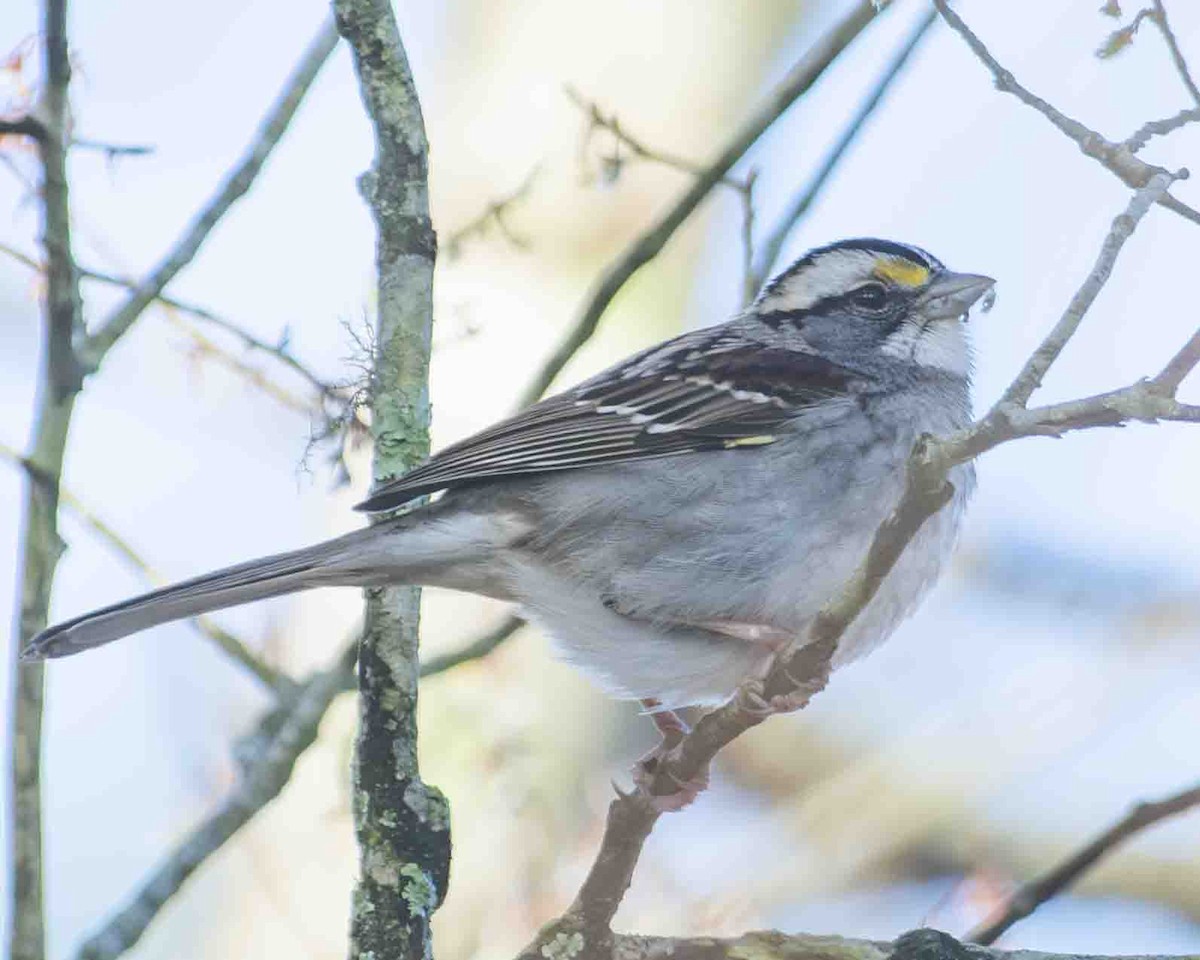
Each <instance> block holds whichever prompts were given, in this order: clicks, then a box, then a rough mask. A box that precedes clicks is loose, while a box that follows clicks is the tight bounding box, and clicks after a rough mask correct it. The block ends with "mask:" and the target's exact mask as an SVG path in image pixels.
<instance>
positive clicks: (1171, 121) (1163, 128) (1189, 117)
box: [1125, 107, 1200, 153]
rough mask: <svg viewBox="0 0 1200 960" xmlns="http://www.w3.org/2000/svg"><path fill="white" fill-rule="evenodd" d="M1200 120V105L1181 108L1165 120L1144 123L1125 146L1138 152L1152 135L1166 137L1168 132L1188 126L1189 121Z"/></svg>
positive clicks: (1131, 135)
mask: <svg viewBox="0 0 1200 960" xmlns="http://www.w3.org/2000/svg"><path fill="white" fill-rule="evenodd" d="M1197 121H1200V107H1189V108H1188V109H1187V110H1180V111H1179V112H1178V113H1177V114H1175V116H1173V117H1167V118H1165V119H1163V120H1151V121H1149V122H1147V123H1143V124H1142V125H1141V126H1140V127H1138V128H1137V130H1135V131H1134V132H1133V133H1131V134H1130V135H1129V137H1128V138H1127V139H1126V141H1125V146H1126V147H1128V148H1129V149H1130V150H1131V151H1132V152H1133V153H1137V152H1138V151H1139V150H1141V149H1142V148H1143V147H1144V146H1146V144H1147V143H1149V142H1150V138H1151V137H1165V136H1166V135H1167V134H1168V133H1171V132H1173V131H1175V130H1178V129H1179V128H1180V127H1183V126H1186V125H1187V124H1189V123H1196V122H1197Z"/></svg>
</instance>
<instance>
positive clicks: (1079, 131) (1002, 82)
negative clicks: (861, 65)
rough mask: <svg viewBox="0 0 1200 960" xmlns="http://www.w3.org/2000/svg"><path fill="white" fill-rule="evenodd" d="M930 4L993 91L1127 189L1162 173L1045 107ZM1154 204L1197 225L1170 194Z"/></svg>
mask: <svg viewBox="0 0 1200 960" xmlns="http://www.w3.org/2000/svg"><path fill="white" fill-rule="evenodd" d="M933 4H934V6H935V7H937V9H938V12H939V13H940V14H941V15H942V19H944V20H945V21H946V23H947V24H949V26H950V28H951V29H952V30H954V32H955V33H957V34H958V35H959V36H961V37H962V38H963V40H965V41H966V43H967V46H968V47H970V48H971V51H972V52H973V53H974V54H975V56H976V57H977V58H978V59H979V60H980V61H981V62H982V63H983V65H984V66H985V67H987V68H988V70H989V71H990V72H991V74H992V78H993V80H994V81H995V83H996V89H997V90H1001V91H1003V92H1004V93H1011V94H1012V95H1013V96H1015V97H1016V98H1017V99H1018V100H1020V101H1021V102H1022V103H1024V104H1026V105H1027V106H1030V107H1032V108H1033V109H1034V110H1036V111H1037V112H1038V113H1040V114H1041V115H1042V116H1043V117H1045V118H1046V119H1047V120H1049V121H1050V122H1051V123H1052V124H1054V126H1055V127H1057V128H1058V129H1059V130H1060V131H1061V132H1062V133H1064V134H1066V135H1067V136H1068V137H1069V138H1070V139H1071V140H1073V141H1074V142H1075V144H1076V145H1078V147H1079V149H1080V150H1082V151H1083V153H1084V155H1085V156H1088V157H1091V158H1092V159H1093V160H1095V161H1097V162H1098V163H1100V164H1101V165H1102V166H1103V167H1104V168H1105V169H1106V170H1108V171H1109V172H1110V173H1113V174H1115V175H1116V176H1117V177H1118V178H1120V180H1121V182H1122V183H1124V184H1125V185H1126V186H1127V187H1130V188H1131V189H1134V190H1136V189H1137V188H1139V187H1143V186H1145V185H1146V184H1147V183H1149V182H1150V178H1151V177H1153V176H1154V175H1155V174H1158V173H1164V172H1166V171H1164V170H1163V169H1162V167H1156V166H1154V165H1153V164H1149V163H1146V162H1145V161H1143V160H1141V159H1140V158H1138V157H1137V156H1136V155H1135V153H1134V151H1133V150H1132V149H1131V148H1130V147H1129V145H1128V144H1126V143H1114V142H1113V141H1111V140H1108V139H1106V138H1104V137H1102V136H1101V135H1100V134H1099V133H1097V132H1096V131H1095V130H1091V129H1089V128H1088V127H1086V126H1084V125H1083V124H1082V123H1080V122H1079V121H1078V120H1076V119H1074V118H1072V117H1068V116H1067V115H1066V114H1065V113H1063V112H1062V111H1061V110H1059V109H1058V108H1057V107H1055V106H1052V105H1051V104H1049V103H1047V102H1046V101H1045V100H1043V99H1042V98H1041V97H1039V96H1037V95H1036V94H1034V93H1032V92H1031V91H1030V90H1029V89H1028V88H1026V87H1024V86H1022V85H1021V84H1019V83H1018V82H1017V81H1016V78H1014V77H1013V75H1012V72H1011V71H1010V70H1008V69H1006V68H1005V67H1003V66H1002V65H1001V64H1000V63H999V61H997V60H996V58H995V57H994V56H992V54H991V52H990V51H989V50H988V48H987V47H986V46H985V45H984V43H983V41H982V40H980V39H979V37H978V36H976V34H975V33H974V32H973V31H972V30H971V28H970V27H968V26H967V25H966V23H964V22H963V19H962V17H960V16H959V15H958V14H957V13H955V12H954V10H953V9H952V8H951V7H950V4H949V2H948V0H933ZM1186 176H1187V172H1186V171H1182V170H1181V171H1179V173H1178V174H1177V175H1176V177H1177V178H1178V179H1184V178H1186ZM1156 202H1157V203H1158V204H1159V205H1160V206H1163V207H1166V208H1167V209H1168V210H1171V211H1172V212H1174V213H1177V214H1179V215H1180V216H1182V217H1184V218H1185V219H1187V220H1190V221H1192V222H1193V223H1197V224H1200V211H1196V210H1194V209H1192V208H1191V207H1189V206H1188V205H1187V204H1185V203H1184V202H1183V201H1181V200H1179V199H1178V198H1176V197H1173V196H1171V194H1169V193H1168V194H1163V195H1162V196H1160V197H1159V198H1158V200H1157V201H1156Z"/></svg>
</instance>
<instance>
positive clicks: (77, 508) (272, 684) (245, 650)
mask: <svg viewBox="0 0 1200 960" xmlns="http://www.w3.org/2000/svg"><path fill="white" fill-rule="evenodd" d="M0 458H3V459H5V460H8V461H9V462H10V463H13V464H15V465H16V466H18V467H22V468H25V469H28V468H29V464H28V463H27V462H26V460H25V458H24V457H22V456H21V454H20V453H18V452H17V451H16V450H14V449H13V448H12V447H10V446H8V445H7V444H6V443H2V442H0ZM58 495H59V500H60V502H61V503H62V505H63V506H65V507H67V508H68V509H69V510H70V511H71V512H72V513H73V514H75V516H76V517H77V518H78V519H79V520H80V521H81V522H82V523H83V525H84V526H85V527H87V528H88V529H89V530H91V531H92V532H93V533H94V534H95V535H96V536H97V537H98V538H99V539H100V540H102V541H103V542H104V543H105V544H106V545H107V546H108V547H109V549H110V550H112V551H113V552H114V553H116V554H117V555H118V556H119V557H120V558H121V559H122V560H124V561H125V562H126V563H127V564H128V565H129V566H130V567H132V568H133V569H134V570H135V571H136V572H137V573H138V574H139V575H140V576H141V577H142V578H143V579H145V580H146V581H147V582H148V583H150V584H151V585H152V586H162V585H163V584H164V583H166V582H167V579H166V578H165V577H164V576H162V574H160V573H159V572H158V571H157V570H156V569H155V568H154V567H152V566H151V565H150V563H149V562H148V561H147V560H146V559H145V557H143V556H142V555H141V554H140V553H138V552H137V550H135V549H134V547H133V544H131V543H130V542H129V541H128V540H126V539H125V538H124V537H123V536H122V535H121V534H120V533H118V532H117V531H116V529H114V528H113V526H112V525H111V524H109V523H108V522H107V521H105V520H104V519H103V518H102V517H100V516H99V515H98V514H97V513H96V512H95V511H93V510H92V509H91V508H90V507H88V506H87V505H85V504H84V503H82V502H81V501H80V499H79V498H78V497H77V496H75V495H74V494H73V493H71V491H70V490H67V489H65V488H60V489H59V491H58ZM191 623H193V624H194V625H195V627H196V629H197V630H198V631H199V632H200V633H201V635H203V636H205V637H207V638H208V639H209V640H211V641H212V642H213V643H215V644H216V645H217V646H218V647H220V648H221V649H222V650H224V651H225V653H226V654H227V655H228V656H229V657H230V658H232V659H233V660H236V661H237V662H238V663H240V664H241V665H242V666H243V667H245V668H246V669H247V670H249V671H250V672H251V673H252V674H254V676H255V677H257V678H258V679H259V680H260V681H261V682H262V683H263V684H264V685H265V686H266V687H267V688H268V689H270V690H273V691H274V692H275V693H277V694H278V695H279V696H282V697H288V696H291V694H292V693H293V692H294V691H295V688H296V682H295V681H294V680H292V679H290V678H289V677H287V676H285V675H284V674H282V673H280V672H279V671H278V670H275V669H274V668H273V667H270V666H268V665H267V664H266V663H264V662H263V661H262V660H260V659H259V658H258V657H257V656H255V655H254V654H253V653H252V652H251V650H250V648H249V646H248V645H247V644H246V643H245V641H243V640H241V639H239V638H238V637H237V636H235V635H234V634H232V633H230V632H229V631H228V630H226V629H225V628H224V627H221V626H220V625H218V624H217V623H216V622H214V621H213V620H212V619H211V618H210V617H203V616H201V617H194V618H192V620H191Z"/></svg>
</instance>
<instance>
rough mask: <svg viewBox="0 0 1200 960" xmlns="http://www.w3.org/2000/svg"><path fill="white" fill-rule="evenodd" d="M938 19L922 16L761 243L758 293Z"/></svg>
mask: <svg viewBox="0 0 1200 960" xmlns="http://www.w3.org/2000/svg"><path fill="white" fill-rule="evenodd" d="M936 20H937V13H936V12H935V11H931V12H930V13H928V14H926V15H925V16H924V17H922V18H921V21H920V22H919V23H918V24H917V26H916V29H915V30H913V32H912V33H911V34H909V36H908V39H907V40H906V41H905V42H904V44H903V45H902V46H901V47H900V49H899V50H898V51H897V53H896V55H895V56H894V57H893V58H892V60H891V62H890V63H889V64H888V65H887V67H886V68H885V69H884V71H883V73H882V74H880V76H879V79H878V80H876V81H875V86H874V87H873V88H872V90H871V93H870V94H869V95H868V96H867V99H866V100H864V101H863V102H862V103H861V104H860V105H859V108H858V110H857V111H856V112H855V114H854V116H853V117H851V118H850V122H849V123H847V124H846V127H845V129H844V130H843V131H842V133H841V135H840V136H839V137H838V139H837V142H836V143H835V144H834V145H833V149H832V150H830V151H829V155H828V156H827V157H826V158H825V160H824V162H823V163H822V164H821V167H820V169H818V170H817V172H816V175H815V176H814V177H813V178H812V181H811V182H810V183H809V185H808V186H807V187H806V188H805V189H804V191H803V192H802V193H801V194H800V195H799V196H797V197H796V198H795V199H794V200H793V201H792V203H791V206H789V207H788V209H787V211H786V212H785V213H784V215H783V216H782V217H781V218H780V220H779V223H778V224H776V226H775V229H774V230H772V231H771V233H770V235H769V236H768V237H767V239H766V240H765V241H764V242H763V244H762V245H761V250H760V252H759V255H758V259H757V261H756V263H755V267H754V272H753V274H752V279H751V285H752V286H753V287H754V292H755V293H756V294H757V292H758V291H759V290H761V289H762V285H763V284H764V283H766V282H767V280H768V278H769V277H770V274H771V272H772V271H773V270H774V269H775V264H776V263H778V261H779V255H780V254H781V253H782V252H783V247H784V244H785V243H787V240H788V237H790V236H791V235H792V232H793V231H794V230H795V229H796V226H797V225H798V224H799V223H800V221H801V220H803V219H804V217H805V215H806V214H807V213H808V211H809V209H810V208H811V207H812V205H813V203H814V202H815V201H816V199H817V197H819V196H820V195H821V193H822V191H824V189H825V185H826V183H828V181H829V178H830V177H831V176H832V175H833V172H834V170H836V169H837V167H838V165H839V164H840V163H841V162H842V158H843V157H844V156H845V155H846V151H847V150H849V149H850V147H851V146H853V144H854V142H855V141H856V140H857V139H858V136H859V134H861V133H862V131H863V130H864V129H865V128H866V126H867V122H868V121H869V120H870V119H871V116H872V114H874V113H875V110H876V109H877V108H878V107H879V105H880V104H881V103H882V102H883V100H884V98H885V97H886V96H887V93H888V91H889V90H890V89H891V87H892V84H894V83H895V82H896V78H897V77H899V76H900V74H901V73H902V72H903V70H904V67H905V66H906V65H907V63H908V61H909V59H911V57H912V55H913V52H914V51H915V50H916V49H917V47H918V46H920V44H921V41H922V40H923V39H924V38H925V35H926V34H927V33H928V32H929V28H930V27H931V26H933V24H934V21H936Z"/></svg>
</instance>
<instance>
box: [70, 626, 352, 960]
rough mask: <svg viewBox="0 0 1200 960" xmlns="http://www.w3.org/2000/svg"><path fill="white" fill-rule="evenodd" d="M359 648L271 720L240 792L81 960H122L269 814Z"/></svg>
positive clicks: (249, 742) (92, 941)
mask: <svg viewBox="0 0 1200 960" xmlns="http://www.w3.org/2000/svg"><path fill="white" fill-rule="evenodd" d="M356 652H357V643H351V644H349V645H348V646H347V647H346V648H345V650H344V651H343V652H342V653H341V654H340V655H339V656H338V659H337V661H336V662H335V663H334V664H333V665H332V666H330V667H329V668H328V669H327V670H324V671H322V672H321V673H318V674H317V675H316V676H314V677H312V678H311V679H310V680H307V681H306V682H305V683H303V684H301V685H300V686H299V687H298V689H297V691H296V695H295V696H294V697H292V699H291V700H290V701H289V702H288V703H287V704H286V705H285V706H283V707H281V708H280V709H279V710H278V711H274V712H271V713H268V714H267V715H266V716H265V717H264V718H263V720H262V721H261V722H260V724H259V727H258V730H257V731H256V732H255V733H254V734H252V735H251V736H249V737H247V738H246V739H245V740H244V741H243V744H242V748H241V750H240V753H241V756H240V757H239V760H240V767H241V776H240V778H239V781H238V784H237V786H236V787H235V788H234V790H233V792H232V793H231V794H230V795H229V797H227V798H226V799H225V801H224V802H223V803H222V804H221V805H220V806H219V807H218V808H217V809H216V810H215V811H214V812H213V813H212V814H210V815H209V816H208V817H207V818H206V819H205V820H204V822H202V823H201V824H200V825H199V826H197V827H196V828H195V829H194V830H192V832H191V833H190V834H188V836H187V837H186V838H185V839H184V840H183V842H182V843H180V844H179V845H178V846H177V847H176V848H175V849H174V850H173V851H171V853H170V854H168V855H167V857H166V858H165V859H164V860H163V861H162V863H161V864H160V865H159V866H158V867H157V868H156V869H155V870H154V872H153V873H152V874H151V875H150V876H149V878H148V879H147V880H146V881H145V882H144V883H143V884H142V886H141V888H140V889H139V891H138V892H137V893H136V894H135V895H134V898H133V901H132V902H131V903H130V904H129V905H128V906H127V907H125V909H123V910H121V911H120V912H119V913H117V914H115V915H114V916H113V917H111V918H110V919H109V920H108V921H107V922H106V923H105V924H104V926H103V927H102V928H101V929H100V930H99V931H98V932H97V933H95V934H93V935H92V936H91V937H89V938H88V940H87V941H86V942H84V944H83V945H82V946H81V947H80V948H79V950H78V952H77V953H76V954H75V960H115V958H117V957H119V956H121V954H123V953H125V951H127V950H129V949H130V948H131V947H133V946H134V944H136V943H137V942H138V940H140V939H141V937H142V934H144V933H145V932H146V930H147V928H148V927H149V926H150V923H151V921H153V919H154V918H155V917H156V916H157V915H158V912H159V911H160V910H161V909H162V908H163V906H164V905H165V904H166V903H167V901H168V900H170V898H171V897H173V896H174V895H175V894H176V893H177V892H178V891H179V889H180V888H181V887H182V886H183V884H184V883H185V882H186V881H187V879H188V877H190V876H191V875H192V874H193V873H195V872H196V870H197V868H198V867H199V866H200V865H201V864H202V863H204V861H205V860H207V859H208V858H209V857H210V856H212V855H213V854H214V853H216V851H217V850H219V849H220V848H221V847H222V846H223V845H224V844H225V843H226V842H227V841H228V840H229V839H230V838H231V837H233V835H234V834H235V833H237V831H238V830H240V829H241V828H242V827H243V826H245V825H246V824H247V823H248V822H249V821H250V819H251V818H252V817H253V816H254V815H255V814H256V813H258V811H259V810H261V809H262V808H263V807H265V806H266V805H267V804H268V803H270V802H271V801H272V800H274V799H275V797H277V796H278V795H279V793H280V792H281V791H282V790H283V788H284V786H285V785H286V784H287V782H288V780H289V778H290V777H291V775H292V769H293V767H294V766H295V764H296V760H297V759H298V758H299V757H300V755H301V754H302V753H304V751H305V750H307V749H308V748H309V747H310V746H311V745H312V744H313V742H314V741H315V740H316V738H317V732H318V729H319V727H320V723H321V719H322V718H323V717H324V716H325V714H326V712H327V711H328V710H329V706H330V704H331V703H332V702H333V700H334V698H335V697H337V695H338V694H339V693H340V692H342V691H343V690H345V689H346V687H347V677H353V675H354V662H355V656H356Z"/></svg>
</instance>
